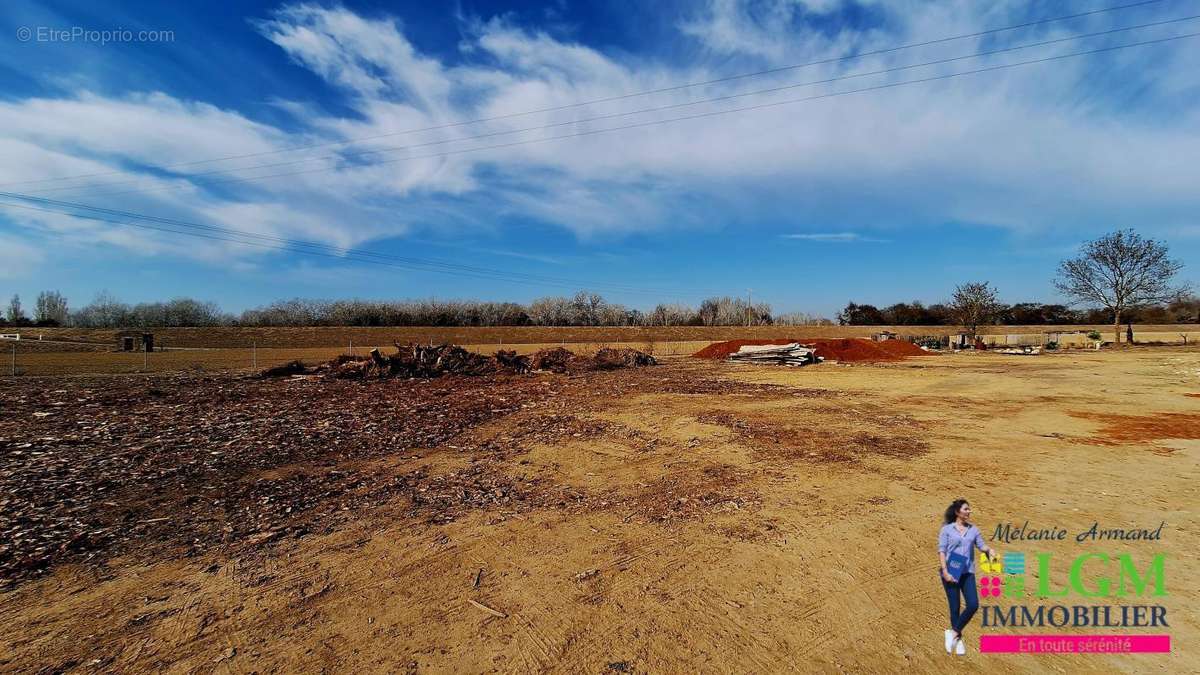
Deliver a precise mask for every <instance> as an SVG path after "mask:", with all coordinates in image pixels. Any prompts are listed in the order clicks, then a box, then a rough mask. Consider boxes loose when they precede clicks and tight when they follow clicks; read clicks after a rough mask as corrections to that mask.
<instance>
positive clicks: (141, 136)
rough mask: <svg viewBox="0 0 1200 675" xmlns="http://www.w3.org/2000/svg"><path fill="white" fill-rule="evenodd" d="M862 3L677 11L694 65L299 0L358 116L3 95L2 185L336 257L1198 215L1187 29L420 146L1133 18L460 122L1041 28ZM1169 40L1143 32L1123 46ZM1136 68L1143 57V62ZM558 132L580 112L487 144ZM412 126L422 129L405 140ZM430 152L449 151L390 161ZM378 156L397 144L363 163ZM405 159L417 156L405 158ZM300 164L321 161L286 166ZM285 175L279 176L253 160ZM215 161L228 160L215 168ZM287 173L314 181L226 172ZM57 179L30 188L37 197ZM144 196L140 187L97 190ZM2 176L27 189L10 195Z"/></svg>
mask: <svg viewBox="0 0 1200 675" xmlns="http://www.w3.org/2000/svg"><path fill="white" fill-rule="evenodd" d="M869 4H870V6H871V10H872V11H874V12H877V13H879V14H880V15H881V16H886V18H887V21H886V22H884V23H883V24H882V25H881V26H880V27H875V28H870V29H865V30H861V29H852V28H849V27H847V28H843V29H842V30H840V31H835V32H831V31H829V30H828V29H827V28H826V27H822V26H821V25H819V23H814V22H812V21H810V19H811V18H812V17H813V16H817V15H819V16H824V15H828V14H830V12H832V11H834V10H835V9H837V3H836V2H834V0H822V1H815V0H809V1H808V2H788V1H786V0H779V1H778V2H756V3H743V2H732V1H729V0H714V2H712V3H710V4H709V5H707V6H705V7H704V8H703V9H701V10H699V11H697V12H696V13H695V14H694V15H693V16H691V17H690V18H688V19H686V20H684V21H682V22H681V24H680V31H681V37H680V39H681V40H684V41H686V40H692V41H695V42H696V43H698V44H699V45H701V46H702V47H703V52H704V53H703V54H701V55H700V56H699V57H697V58H694V59H691V60H689V61H687V62H666V61H655V60H649V59H648V58H642V57H639V56H637V55H631V54H627V53H622V54H610V53H605V52H601V51H599V50H597V49H594V48H591V47H588V46H585V45H581V44H577V43H572V42H570V41H567V40H563V39H560V38H556V37H553V36H551V35H549V34H547V33H544V32H539V31H537V30H536V29H529V28H523V27H519V26H515V25H512V24H511V23H509V22H507V21H505V20H502V19H488V20H476V19H465V20H464V42H463V44H462V45H461V46H460V49H461V50H462V51H463V52H464V53H469V55H470V58H469V59H465V60H463V61H462V62H459V60H457V59H446V60H439V59H438V58H436V57H434V56H431V55H428V54H423V53H421V52H420V51H419V50H418V49H416V48H415V47H414V45H413V43H412V42H411V41H410V40H409V39H408V37H407V36H406V35H405V32H404V31H405V27H404V24H403V23H402V21H401V19H402V18H403V17H399V18H364V17H362V16H359V15H356V14H355V13H353V12H352V11H350V10H348V9H345V8H341V7H334V8H328V7H322V6H318V5H311V4H300V5H292V6H287V7H284V8H282V9H281V10H279V11H278V12H276V13H275V14H274V15H272V16H270V17H267V18H265V19H264V20H262V21H260V22H259V23H258V24H256V25H257V27H258V29H259V31H260V32H261V34H262V35H263V36H264V37H265V38H266V39H268V40H270V41H272V42H273V43H274V44H276V45H278V47H279V48H280V49H282V50H283V51H284V52H286V53H287V54H288V56H289V57H290V58H291V59H292V60H293V61H294V62H295V63H296V64H299V65H300V66H302V67H304V68H307V69H309V70H311V71H312V72H314V73H315V74H317V75H318V76H320V77H322V78H324V79H325V80H327V81H328V82H329V83H330V84H332V85H334V86H335V87H337V88H338V89H339V90H340V91H342V92H344V93H345V96H346V100H345V101H344V103H345V105H347V106H349V107H350V108H352V109H353V110H354V112H355V114H353V115H345V116H341V115H333V114H329V113H323V112H319V110H322V108H319V107H317V106H314V105H310V104H308V103H306V102H302V101H288V102H278V103H277V105H279V106H282V107H284V108H285V109H287V110H288V111H289V112H290V113H291V114H292V115H294V116H295V117H296V119H298V120H299V121H301V122H302V123H303V125H304V129H305V130H304V131H301V132H298V133H297V132H292V131H289V132H285V131H283V130H281V129H276V128H273V127H271V126H269V125H266V124H263V123H260V122H256V121H254V120H251V119H249V118H248V117H246V116H245V115H243V114H241V113H239V112H238V111H236V110H229V109H222V108H218V107H216V106H214V105H211V104H209V103H206V102H204V101H185V100H180V99H177V98H174V97H171V96H169V95H166V94H163V93H156V92H130V93H128V94H126V95H123V96H101V95H98V94H92V93H88V92H86V91H80V92H78V93H76V94H75V95H73V96H68V97H61V98H30V99H25V100H9V101H7V102H3V103H0V130H2V131H0V155H3V156H4V157H5V158H6V159H7V161H5V162H3V163H0V183H8V182H12V181H24V180H29V179H31V178H54V177H58V176H70V175H78V174H93V173H108V172H112V173H113V174H114V175H109V176H103V177H98V178H93V179H86V180H81V181H75V182H70V183H67V185H86V184H97V183H99V184H103V185H107V186H111V187H109V188H103V187H96V188H91V189H89V190H81V191H78V192H71V191H54V192H45V193H44V194H46V195H47V196H55V197H61V198H64V199H71V198H77V199H78V200H79V201H83V202H89V203H97V202H102V203H105V204H119V205H120V207H121V208H125V209H128V210H131V211H141V212H145V213H152V214H156V215H163V216H168V217H175V218H182V219H186V220H194V221H198V222H203V223H208V224H221V225H226V226H229V227H235V228H237V229H246V230H252V231H254V232H259V233H263V234H266V235H269V236H279V237H301V238H306V239H316V240H319V241H322V242H326V243H329V244H332V245H335V246H342V247H345V246H354V245H357V244H361V243H363V242H365V241H369V240H371V239H374V238H379V237H385V236H398V235H404V234H408V233H412V232H414V231H415V230H416V228H418V227H430V226H431V223H436V227H440V228H445V229H448V230H453V229H458V228H463V229H470V228H483V229H487V228H495V227H496V220H497V217H498V216H508V217H513V218H517V219H520V218H525V219H535V220H539V221H545V222H550V223H553V224H556V225H559V226H561V227H563V228H565V229H568V230H570V231H572V232H574V233H575V234H577V235H578V236H580V237H593V236H598V235H603V234H611V233H617V234H620V233H629V232H638V231H646V230H650V229H663V228H695V227H714V226H716V225H714V223H724V224H725V226H727V227H731V228H736V227H739V226H741V225H742V224H746V223H756V222H760V221H763V220H773V221H776V222H778V221H781V220H785V219H786V220H785V222H789V223H791V224H794V225H795V226H796V227H797V228H799V229H801V230H804V229H812V228H821V227H832V228H837V229H836V230H834V231H832V232H824V233H822V232H813V233H807V234H806V233H805V232H803V231H802V232H800V233H798V234H797V235H794V238H796V239H801V240H809V241H825V242H838V241H841V242H870V241H872V239H870V238H868V237H864V236H862V235H859V234H856V233H855V232H854V231H853V229H854V228H858V227H862V226H863V225H870V226H871V227H879V228H885V229H886V228H898V227H906V226H911V225H913V224H914V223H918V224H922V223H946V222H954V223H968V224H982V225H995V226H1002V227H1006V228H1011V229H1014V230H1020V231H1025V232H1037V231H1042V230H1045V229H1048V228H1056V230H1058V231H1064V230H1066V231H1070V230H1074V229H1078V230H1087V229H1088V228H1094V227H1107V226H1110V225H1115V224H1131V225H1136V226H1139V227H1142V228H1146V229H1149V230H1150V231H1151V232H1153V231H1154V228H1161V229H1162V230H1163V231H1168V230H1169V231H1176V232H1179V231H1187V228H1194V227H1195V226H1196V218H1195V214H1196V213H1197V212H1200V208H1198V207H1200V196H1198V195H1197V193H1196V191H1195V187H1194V186H1195V185H1196V184H1197V183H1200V170H1198V169H1197V168H1196V167H1195V166H1194V163H1192V162H1189V161H1188V160H1189V158H1191V157H1195V156H1200V113H1195V112H1192V113H1185V114H1178V115H1168V114H1162V113H1156V112H1155V105H1154V104H1155V103H1157V102H1167V103H1173V104H1174V107H1173V108H1168V109H1175V110H1189V109H1190V110H1193V111H1194V110H1196V109H1197V107H1196V106H1195V105H1194V99H1195V89H1194V88H1192V89H1188V86H1189V85H1187V82H1190V81H1191V80H1189V79H1188V75H1189V73H1191V72H1192V71H1194V68H1195V65H1196V63H1197V61H1196V59H1197V56H1196V54H1197V53H1198V52H1197V50H1194V49H1188V48H1187V47H1186V43H1176V45H1174V46H1160V47H1154V48H1151V49H1150V50H1149V51H1136V50H1131V51H1128V52H1122V53H1120V59H1116V58H1114V59H1112V60H1111V62H1112V63H1115V64H1116V66H1119V68H1120V73H1122V76H1121V77H1120V78H1111V77H1106V76H1105V69H1106V68H1107V67H1108V66H1109V65H1110V61H1109V60H1104V59H1095V60H1063V61H1057V62H1054V63H1052V64H1045V65H1039V66H1032V67H1029V68H1024V69H1013V70H1008V71H999V72H993V73H987V74H981V75H974V76H970V77H964V78H955V79H951V80H943V81H938V82H930V83H925V84H920V85H915V86H911V87H898V88H894V89H888V90H885V91H880V92H873V93H864V94H854V95H848V96H841V97H836V98H830V99H825V100H819V101H811V102H807V103H799V104H794V105H784V106H779V107H773V108H768V109H764V110H759V111H754V112H745V113H737V114H732V115H727V116H715V117H708V118H704V119H696V120H690V121H683V122H675V123H669V124H662V125H655V126H648V127H643V128H638V129H630V130H625V131H619V132H613V133H601V134H596V135H589V136H582V137H578V138H571V139H564V140H558V141H553V142H546V143H533V144H529V145H520V146H515V147H506V148H502V149H493V150H482V151H478V152H468V153H463V154H450V155H448V156H442V157H421V156H423V155H431V154H437V153H441V152H450V153H456V152H457V151H459V150H464V149H472V148H480V147H483V146H488V145H493V144H504V143H510V142H514V141H522V140H535V139H538V138H544V137H546V136H551V135H560V134H569V133H574V132H583V131H590V130H596V129H603V128H607V127H612V126H619V125H623V124H630V123H640V122H647V121H653V120H659V119H666V118H668V117H672V116H679V115H687V114H693V113H697V112H705V111H712V110H721V109H725V108H728V107H731V106H737V105H745V104H749V103H759V102H769V101H778V100H783V99H788V98H798V97H803V96H806V95H811V94H814V93H821V92H828V91H838V90H844V89H847V88H853V87H858V86H868V85H871V84H875V83H882V82H889V81H897V80H899V79H905V78H911V77H921V76H927V75H930V74H936V73H948V72H954V71H955V70H959V69H962V68H967V67H978V66H979V65H988V64H996V63H1003V62H1006V61H1010V60H1013V59H1015V58H1029V57H1032V56H1039V55H1044V54H1052V53H1065V52H1068V51H1071V50H1074V49H1079V48H1086V47H1093V46H1097V45H1099V44H1105V43H1103V42H1090V43H1087V44H1085V45H1070V44H1067V45H1060V46H1057V47H1054V48H1051V49H1044V50H1040V51H1037V52H1033V53H1031V54H1019V55H1012V56H1006V57H992V58H988V59H982V60H980V61H978V62H975V61H973V62H969V63H965V64H957V65H954V66H950V65H946V66H939V67H936V68H928V69H922V70H919V71H913V72H910V73H907V74H905V75H903V76H899V75H896V76H883V77H873V78H864V79H863V80H861V81H859V80H856V81H853V82H847V83H841V84H837V85H832V86H823V87H810V88H801V89H796V90H792V91H788V92H782V93H778V94H771V95H764V96H760V97H754V98H748V99H743V100H740V101H737V102H729V103H723V104H716V105H701V106H696V107H688V108H683V109H679V110H675V111H670V112H659V113H647V114H639V115H632V116H628V117H622V118H618V119H614V120H609V121H605V122H584V121H579V120H584V119H586V118H588V117H593V116H596V115H603V114H608V113H614V112H621V111H628V110H632V109H637V108H641V107H650V106H662V105H671V104H682V103H688V102H691V101H695V100H696V99H697V98H701V97H704V96H717V95H722V94H727V93H735V92H742V91H746V90H747V89H751V88H763V87H769V86H773V85H779V84H784V83H794V82H797V81H806V80H815V79H821V78H824V77H833V76H838V75H844V74H851V73H856V72H863V71H868V70H875V69H880V68H886V67H889V66H894V65H899V64H904V63H911V62H913V61H921V60H930V59H935V58H941V57H946V56H953V55H957V54H965V53H970V52H972V51H974V50H976V49H981V48H983V47H984V46H985V45H986V46H988V47H994V46H997V45H1002V44H1005V43H1004V40H1011V39H1029V38H1030V37H1031V36H1037V37H1053V36H1058V35H1063V34H1066V31H1068V30H1098V29H1103V28H1106V27H1108V26H1111V25H1116V24H1117V23H1120V22H1126V23H1128V21H1127V20H1125V19H1123V18H1121V17H1119V16H1118V15H1116V14H1114V15H1097V16H1095V17H1091V18H1089V19H1088V20H1086V21H1077V22H1074V23H1072V24H1070V25H1054V26H1047V27H1043V28H1041V29H1038V30H1036V31H1025V32H1021V33H1015V34H1011V35H1005V36H997V37H992V38H988V39H987V40H986V41H985V40H982V39H971V40H962V41H958V42H956V43H952V44H947V45H938V46H936V47H930V48H925V49H921V50H912V51H905V52H898V53H893V54H888V55H882V56H873V57H869V58H864V59H858V60H854V61H847V62H845V63H830V64H825V65H821V66H818V67H812V68H807V69H802V70H796V71H787V72H783V73H779V74H776V75H772V76H767V77H761V78H752V79H747V80H742V81H733V82H728V83H724V84H720V85H712V86H707V87H702V88H695V89H682V90H675V91H671V92H665V93H660V94H656V95H653V96H645V97H635V98H629V99H622V100H616V101H611V102H607V103H600V104H595V105H587V106H579V107H568V108H565V109H561V110H554V111H549V112H544V113H538V114H532V115H520V116H515V117H506V118H505V119H500V120H495V121H492V122H489V123H482V124H464V123H465V122H469V121H471V120H475V119H479V118H493V117H505V116H512V115H514V114H515V113H521V112H524V111H529V110H537V109H548V108H558V107H562V106H570V105H571V104H573V103H576V102H578V101H581V100H594V99H602V98H609V97H617V96H622V95H624V94H627V93H629V92H636V91H644V90H650V89H658V88H662V87H670V86H675V85H679V84H681V83H686V82H694V81H697V80H707V79H712V78H716V77H721V76H724V75H728V74H729V73H730V72H737V71H741V70H756V69H759V68H762V67H763V66H768V67H773V66H780V65H785V64H790V63H797V62H805V61H811V60H818V59H828V58H837V57H841V56H845V55H847V54H851V53H857V52H862V51H870V50H872V49H879V48H882V47H889V46H892V45H895V44H900V43H905V42H910V41H918V40H922V39H928V38H931V37H941V36H946V35H952V34H956V33H967V32H972V31H978V30H980V29H984V28H988V27H992V26H997V25H1004V24H1006V23H1016V22H1019V21H1020V20H1022V19H1023V18H1024V16H1023V15H1022V14H1020V13H1019V11H1023V10H1019V8H1022V7H1023V4H1022V3H977V2H972V1H968V0H962V1H959V2H950V3H933V4H930V3H925V2H916V1H915V0H914V1H911V2H903V3H901V4H896V3H879V4H875V3H869ZM1143 18H1144V16H1143ZM1170 32H1171V31H1170V30H1168V29H1163V30H1157V31H1147V32H1144V33H1141V34H1137V35H1134V36H1126V37H1123V38H1121V40H1132V39H1139V38H1145V37H1157V36H1161V35H1165V34H1170ZM1139 66H1147V67H1146V68H1144V69H1143V70H1141V71H1139V70H1138V69H1139ZM1149 66H1152V68H1151V67H1149ZM1125 75H1128V77H1126V76H1125ZM1188 97H1191V98H1190V99H1188ZM1189 100H1190V101H1191V105H1190V106H1189V105H1187V102H1188V101H1189ZM559 123H569V124H567V125H565V126H561V127H556V128H555V129H552V130H547V131H529V132H522V133H519V134H512V135H501V136H496V137H493V138H488V139H471V138H470V137H471V136H472V135H476V134H481V133H496V132H504V131H512V130H518V129H522V128H527V127H536V126H539V125H546V124H559ZM431 127H432V129H431ZM414 129H426V131H422V132H419V133H403V132H407V131H410V130H414ZM365 136H374V137H378V138H374V139H373V140H368V141H364V142H361V143H356V144H354V145H352V146H331V147H324V148H314V149H312V150H308V151H303V152H296V153H292V152H285V153H276V151H279V150H285V149H287V148H290V147H293V146H295V145H298V144H300V145H303V144H309V143H330V142H337V141H343V140H346V139H352V138H360V137H365ZM379 136H383V137H379ZM443 142H444V143H443ZM413 144H432V145H425V146H424V147H419V148H413V149H411V150H406V151H397V150H395V148H397V147H400V146H409V145H413ZM364 150H365V151H381V152H377V153H373V154H370V155H365V156H361V155H356V154H355V153H358V152H362V151H364ZM250 153H275V154H262V155H261V156H259V157H254V158H245V159H241V160H236V161H231V162H225V163H215V164H209V163H205V164H193V165H189V166H179V167H176V168H174V169H173V170H171V171H168V172H162V171H147V170H146V169H145V167H146V165H164V164H166V165H175V164H179V163H185V162H195V161H197V160H202V159H206V158H210V157H219V156H226V155H241V154H250ZM405 157H416V158H414V159H406V160H405V161H393V160H396V159H400V158H405ZM304 159H307V160H309V161H305V162H302V163H294V164H283V163H285V162H295V161H297V160H304ZM381 161H382V162H383V163H380V162H381ZM269 164H281V165H280V166H261V168H253V167H256V166H260V165H269ZM214 169H231V172H230V173H229V174H228V175H221V176H206V175H204V174H205V172H209V171H212V170H214ZM276 173H283V174H289V173H292V174H296V175H287V176H281V177H278V178H273V179H268V180H261V181H253V180H252V181H247V182H227V181H228V179H230V178H233V179H245V178H254V177H258V176H263V175H270V174H276ZM129 181H136V182H135V183H134V184H129ZM61 185H62V184H44V185H28V184H27V185H14V186H11V189H12V190H16V191H28V192H33V191H37V190H47V189H51V188H55V187H60V186H61ZM134 188H137V189H139V190H140V189H145V192H140V193H137V194H124V195H120V196H115V195H114V196H112V197H106V196H104V193H105V192H112V191H129V190H131V189H134ZM4 189H9V188H6V187H5V186H3V185H0V190H4ZM13 218H14V219H16V220H17V221H18V222H23V223H29V224H31V225H36V226H39V227H43V228H50V229H54V230H56V231H59V232H65V233H67V234H69V235H70V236H74V237H78V238H88V237H90V239H81V240H94V241H104V242H108V243H110V244H113V245H118V246H122V247H128V248H130V249H131V250H134V251H137V252H140V253H142V254H146V255H152V254H153V255H162V254H169V255H189V256H194V257H199V258H203V259H222V258H225V259H228V258H233V257H243V256H253V255H255V252H254V251H253V250H252V249H250V250H246V249H242V248H239V247H237V246H234V245H231V244H227V243H222V242H211V241H210V242H204V241H188V242H187V243H186V244H180V243H179V237H177V236H173V235H165V234H155V233H147V232H145V231H141V232H138V233H136V235H135V234H134V233H133V231H131V230H130V229H129V228H113V227H111V226H109V227H105V226H101V225H97V224H88V223H87V222H86V221H85V222H82V223H81V222H79V221H69V219H66V218H62V217H52V216H44V215H43V216H38V215H36V214H30V213H26V214H23V215H21V216H15V215H14V216H13ZM69 222H70V223H73V224H68V223H69ZM843 228H845V229H844V230H843Z"/></svg>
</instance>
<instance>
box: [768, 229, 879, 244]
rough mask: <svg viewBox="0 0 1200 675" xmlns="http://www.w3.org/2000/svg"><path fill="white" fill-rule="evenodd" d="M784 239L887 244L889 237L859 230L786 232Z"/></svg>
mask: <svg viewBox="0 0 1200 675" xmlns="http://www.w3.org/2000/svg"><path fill="white" fill-rule="evenodd" d="M783 238H784V239H800V240H803V241H817V242H827V243H835V244H853V243H863V244H885V243H887V241H888V240H887V239H879V238H877V237H867V236H863V235H861V234H859V233H857V232H811V233H800V234H785V235H783Z"/></svg>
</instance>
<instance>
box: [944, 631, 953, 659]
mask: <svg viewBox="0 0 1200 675" xmlns="http://www.w3.org/2000/svg"><path fill="white" fill-rule="evenodd" d="M953 652H954V631H953V630H949V629H947V630H946V653H947V654H952V653H953Z"/></svg>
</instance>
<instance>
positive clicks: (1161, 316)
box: [837, 297, 1200, 326]
mask: <svg viewBox="0 0 1200 675" xmlns="http://www.w3.org/2000/svg"><path fill="white" fill-rule="evenodd" d="M1125 318H1127V319H1129V320H1131V321H1132V322H1133V323H1143V324H1171V323H1200V298H1196V297H1184V298H1180V299H1179V300H1174V301H1172V302H1169V303H1165V304H1157V305H1148V306H1143V307H1139V308H1137V309H1136V310H1133V311H1131V312H1129V313H1128V314H1127V315H1126V317H1125ZM1113 319H1114V316H1113V312H1112V311H1111V310H1109V309H1107V308H1104V307H1091V308H1083V309H1072V308H1070V307H1068V306H1067V305H1060V304H1045V303H1040V302H1018V303H1014V304H1003V303H999V304H998V306H997V307H996V308H995V309H994V313H993V315H992V316H991V317H989V319H988V320H987V321H985V322H983V325H997V326H1039V325H1052V326H1053V325H1058V326H1065V325H1073V324H1074V325H1101V324H1111V323H1113ZM837 322H838V324H840V325H843V326H850V325H853V326H960V325H963V324H962V322H960V321H959V320H958V318H957V316H956V314H955V311H954V307H953V306H952V303H951V302H944V303H936V304H932V305H925V304H922V303H921V301H919V300H914V301H912V302H898V303H896V304H894V305H888V306H887V307H875V306H874V305H867V304H858V303H854V302H851V303H849V304H848V305H846V307H845V308H844V309H842V311H841V312H839V313H838V315H837Z"/></svg>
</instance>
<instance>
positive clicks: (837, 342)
mask: <svg viewBox="0 0 1200 675" xmlns="http://www.w3.org/2000/svg"><path fill="white" fill-rule="evenodd" d="M791 342H798V343H800V344H802V345H806V346H810V347H812V348H814V349H815V350H816V351H817V356H819V357H821V358H824V359H825V360H826V361H842V362H851V363H852V362H861V361H900V360H902V359H904V358H907V357H909V356H930V355H931V354H930V352H927V351H925V350H924V349H921V348H920V347H918V346H916V345H914V344H912V343H911V342H905V341H903V340H883V341H881V342H876V341H874V340H863V339H861V338H844V339H834V340H729V341H728V342H717V343H714V344H711V345H709V346H707V347H705V348H704V349H701V350H700V351H698V352H696V353H695V354H692V356H694V357H697V358H701V359H723V358H726V357H728V356H729V355H730V354H733V353H735V352H736V351H738V350H739V349H741V348H742V347H743V346H745V345H786V344H788V343H791Z"/></svg>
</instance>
